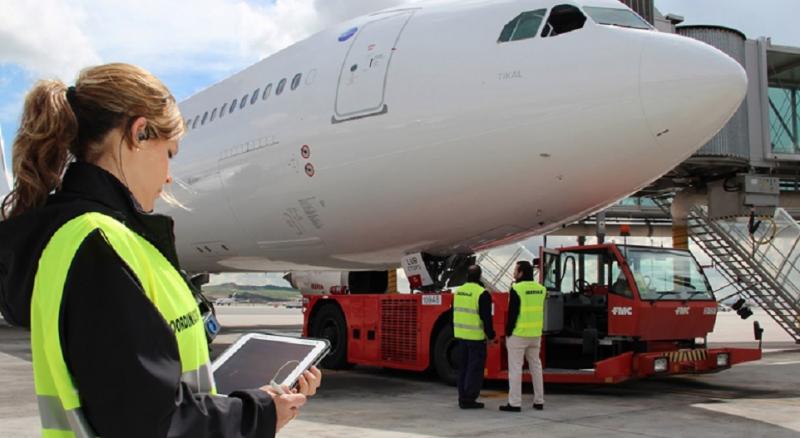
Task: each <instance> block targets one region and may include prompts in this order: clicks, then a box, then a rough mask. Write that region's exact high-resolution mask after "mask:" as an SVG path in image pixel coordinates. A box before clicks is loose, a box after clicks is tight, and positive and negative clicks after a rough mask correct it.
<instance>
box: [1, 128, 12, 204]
mask: <svg viewBox="0 0 800 438" xmlns="http://www.w3.org/2000/svg"><path fill="white" fill-rule="evenodd" d="M5 154H6V149H5V144H4V142H3V128H0V171H1V172H2V173H3V174H2V175H0V201H2V200H3V199H4V198H5V196H6V195H7V194H8V192H10V191H11V186H12V182H11V172H10V171H9V170H8V165H7V164H6V158H5Z"/></svg>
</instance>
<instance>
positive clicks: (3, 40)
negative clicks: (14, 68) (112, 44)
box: [0, 0, 100, 80]
mask: <svg viewBox="0 0 800 438" xmlns="http://www.w3.org/2000/svg"><path fill="white" fill-rule="evenodd" d="M85 21H86V15H85V14H84V13H83V10H82V8H75V7H71V6H70V5H68V4H67V3H66V2H64V1H62V0H42V1H38V2H14V4H13V6H11V4H10V2H8V3H7V5H6V7H5V8H4V10H3V13H2V14H0V63H3V64H6V63H9V64H17V65H19V66H21V67H23V68H25V69H26V70H28V71H30V72H32V73H34V74H36V75H37V76H42V77H58V78H61V79H64V80H68V79H71V77H73V76H74V75H75V73H76V72H77V71H78V70H79V69H80V68H81V67H82V66H85V65H90V64H96V63H98V62H99V61H100V56H99V54H98V53H97V51H96V50H94V48H93V45H92V42H91V41H90V39H89V37H88V36H87V35H86V33H85V31H84V30H83V25H84V23H85Z"/></svg>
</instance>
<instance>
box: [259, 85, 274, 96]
mask: <svg viewBox="0 0 800 438" xmlns="http://www.w3.org/2000/svg"><path fill="white" fill-rule="evenodd" d="M270 93H272V84H269V85H267V88H264V95H263V96H262V97H261V98H262V99H263V100H267V98H268V97H269V95H270Z"/></svg>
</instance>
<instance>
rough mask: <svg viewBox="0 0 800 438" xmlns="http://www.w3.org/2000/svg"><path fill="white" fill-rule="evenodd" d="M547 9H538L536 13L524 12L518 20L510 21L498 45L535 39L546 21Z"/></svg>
mask: <svg viewBox="0 0 800 438" xmlns="http://www.w3.org/2000/svg"><path fill="white" fill-rule="evenodd" d="M546 13H547V9H537V10H535V11H528V12H523V13H521V14H519V15H517V17H516V18H514V19H513V20H511V21H509V22H508V24H506V25H505V27H503V31H502V32H500V38H499V39H498V40H497V42H498V43H505V42H508V41H519V40H524V39H528V38H533V37H535V36H536V34H537V33H538V32H539V26H541V24H542V21H544V16H545V14H546Z"/></svg>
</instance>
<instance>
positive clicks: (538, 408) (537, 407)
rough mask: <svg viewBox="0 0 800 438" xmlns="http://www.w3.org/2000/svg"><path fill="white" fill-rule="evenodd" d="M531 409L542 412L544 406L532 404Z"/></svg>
mask: <svg viewBox="0 0 800 438" xmlns="http://www.w3.org/2000/svg"><path fill="white" fill-rule="evenodd" d="M533 409H536V410H537V411H542V410H544V405H540V404H538V403H534V404H533Z"/></svg>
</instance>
